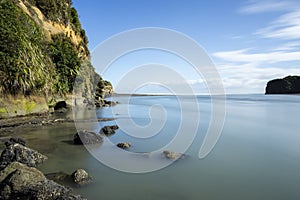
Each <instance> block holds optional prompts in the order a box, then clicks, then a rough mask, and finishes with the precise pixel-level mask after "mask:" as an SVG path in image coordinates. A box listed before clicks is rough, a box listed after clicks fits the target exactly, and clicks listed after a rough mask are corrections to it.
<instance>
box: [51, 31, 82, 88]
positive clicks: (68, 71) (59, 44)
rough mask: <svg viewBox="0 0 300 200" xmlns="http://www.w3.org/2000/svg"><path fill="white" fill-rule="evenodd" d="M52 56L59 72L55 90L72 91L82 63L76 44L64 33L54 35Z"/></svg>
mask: <svg viewBox="0 0 300 200" xmlns="http://www.w3.org/2000/svg"><path fill="white" fill-rule="evenodd" d="M50 57H51V59H52V61H53V63H55V69H56V72H57V73H56V75H57V76H56V80H57V81H56V83H55V84H54V87H55V90H56V91H57V92H61V93H68V92H71V91H72V89H73V84H74V81H75V79H76V75H77V74H78V70H79V68H80V63H81V61H80V59H79V57H78V53H77V50H76V48H75V46H74V44H73V43H72V42H71V40H70V39H69V38H68V37H66V36H65V35H64V34H58V35H53V36H52V42H50Z"/></svg>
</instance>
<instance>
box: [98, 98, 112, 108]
mask: <svg viewBox="0 0 300 200" xmlns="http://www.w3.org/2000/svg"><path fill="white" fill-rule="evenodd" d="M115 105H117V102H114V101H108V100H105V99H101V98H100V99H99V100H96V101H95V106H96V107H98V108H101V107H111V106H115Z"/></svg>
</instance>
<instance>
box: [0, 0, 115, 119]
mask: <svg viewBox="0 0 300 200" xmlns="http://www.w3.org/2000/svg"><path fill="white" fill-rule="evenodd" d="M21 3H23V4H21ZM71 4H72V2H71V0H0V39H1V42H0V118H1V117H11V116H16V115H23V114H24V115H25V114H29V113H34V112H40V111H43V112H45V111H47V108H48V106H49V102H52V103H53V104H55V102H56V100H57V99H67V96H68V95H69V94H70V93H72V91H73V87H74V86H73V85H74V82H75V79H76V83H77V85H76V91H74V93H73V94H76V95H78V96H79V97H81V98H82V97H84V102H89V103H90V102H92V99H93V98H94V97H95V92H101V91H102V90H103V91H104V90H105V92H107V91H109V90H110V88H111V90H112V87H111V84H110V83H109V82H108V81H104V80H103V79H102V78H101V77H100V76H99V75H97V74H96V72H95V70H94V68H93V66H92V65H91V62H90V60H89V50H88V47H87V44H88V39H87V37H86V34H85V31H84V30H83V29H82V28H81V24H80V21H79V19H78V13H77V11H76V9H75V8H72V6H71ZM21 5H23V6H24V5H25V6H26V9H24V7H23V6H21ZM33 6H36V8H38V9H40V11H41V12H42V13H43V14H44V18H42V17H41V15H40V14H38V13H39V12H37V11H36V8H34V7H33ZM23 9H24V10H23ZM27 11H29V14H27ZM44 22H47V24H54V23H56V24H59V25H65V26H69V25H71V28H72V29H73V31H74V32H75V35H76V39H74V37H73V36H74V35H73V33H72V34H71V33H70V30H69V29H67V27H66V29H64V27H63V26H58V27H59V28H57V29H56V27H57V26H53V27H50V30H49V29H47V28H46V26H44V24H45V23H44ZM48 28H49V27H48ZM53 33H57V34H53ZM70 35H72V39H71V38H70V37H71V36H70ZM96 80H100V82H99V83H97V84H96V88H94V83H95V82H96ZM97 86H98V87H97ZM106 86H109V87H106ZM102 93H103V92H102ZM102 93H101V94H102ZM34 99H36V100H37V101H35V100H34Z"/></svg>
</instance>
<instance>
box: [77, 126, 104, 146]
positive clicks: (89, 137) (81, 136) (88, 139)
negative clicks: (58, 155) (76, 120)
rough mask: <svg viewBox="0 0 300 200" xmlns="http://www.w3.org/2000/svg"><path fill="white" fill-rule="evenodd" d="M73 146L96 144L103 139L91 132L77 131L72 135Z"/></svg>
mask: <svg viewBox="0 0 300 200" xmlns="http://www.w3.org/2000/svg"><path fill="white" fill-rule="evenodd" d="M73 141H74V144H78V145H82V144H98V143H102V142H103V138H102V137H101V136H100V135H98V134H96V133H93V132H88V131H86V130H83V131H79V132H78V133H76V134H75V135H74V139H73Z"/></svg>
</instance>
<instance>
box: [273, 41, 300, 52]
mask: <svg viewBox="0 0 300 200" xmlns="http://www.w3.org/2000/svg"><path fill="white" fill-rule="evenodd" d="M299 47H300V41H295V42H288V43H285V44H282V45H280V46H278V47H276V48H274V49H273V50H274V51H292V50H297V49H299Z"/></svg>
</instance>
